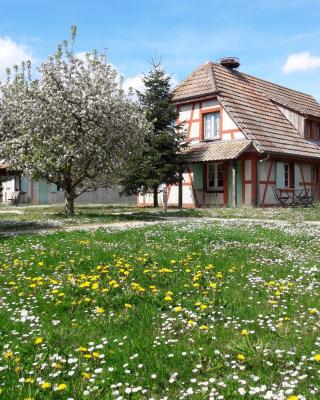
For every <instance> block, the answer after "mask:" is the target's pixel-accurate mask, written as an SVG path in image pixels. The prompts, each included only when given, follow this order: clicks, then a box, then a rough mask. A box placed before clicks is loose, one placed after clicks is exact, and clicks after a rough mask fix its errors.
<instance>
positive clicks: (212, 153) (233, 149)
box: [181, 140, 252, 163]
mask: <svg viewBox="0 0 320 400" xmlns="http://www.w3.org/2000/svg"><path fill="white" fill-rule="evenodd" d="M251 144H252V142H251V141H250V140H230V141H224V142H223V141H215V142H201V143H197V144H192V145H190V146H189V147H188V148H187V149H186V150H185V151H184V152H183V154H182V156H181V161H182V162H186V161H187V162H190V163H193V162H204V161H223V160H234V159H235V158H237V157H239V156H240V155H241V154H242V153H243V152H244V151H245V150H247V149H248V148H249V147H250V145H251Z"/></svg>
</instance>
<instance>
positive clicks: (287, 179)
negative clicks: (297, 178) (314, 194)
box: [283, 164, 290, 187]
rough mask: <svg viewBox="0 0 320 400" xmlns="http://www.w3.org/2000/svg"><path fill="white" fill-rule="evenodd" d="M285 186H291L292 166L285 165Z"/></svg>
mask: <svg viewBox="0 0 320 400" xmlns="http://www.w3.org/2000/svg"><path fill="white" fill-rule="evenodd" d="M283 169H284V170H283V186H284V187H289V186H290V166H289V164H284V165H283Z"/></svg>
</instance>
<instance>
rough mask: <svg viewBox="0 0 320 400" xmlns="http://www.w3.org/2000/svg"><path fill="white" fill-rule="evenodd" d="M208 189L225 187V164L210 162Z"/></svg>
mask: <svg viewBox="0 0 320 400" xmlns="http://www.w3.org/2000/svg"><path fill="white" fill-rule="evenodd" d="M207 183H208V185H207V186H208V189H213V190H216V189H223V164H222V163H215V164H208V182H207Z"/></svg>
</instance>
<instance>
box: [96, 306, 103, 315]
mask: <svg viewBox="0 0 320 400" xmlns="http://www.w3.org/2000/svg"><path fill="white" fill-rule="evenodd" d="M96 313H97V314H103V313H104V308H103V307H97V308H96Z"/></svg>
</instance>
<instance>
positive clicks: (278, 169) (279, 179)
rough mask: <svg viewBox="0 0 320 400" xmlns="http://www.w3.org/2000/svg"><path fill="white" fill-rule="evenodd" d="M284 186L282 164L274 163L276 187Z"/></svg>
mask: <svg viewBox="0 0 320 400" xmlns="http://www.w3.org/2000/svg"><path fill="white" fill-rule="evenodd" d="M283 186H284V166H283V163H282V162H277V163H276V189H281V188H283Z"/></svg>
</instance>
